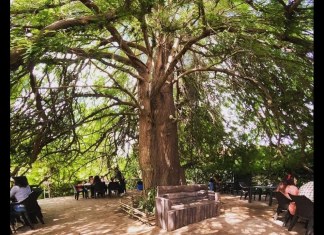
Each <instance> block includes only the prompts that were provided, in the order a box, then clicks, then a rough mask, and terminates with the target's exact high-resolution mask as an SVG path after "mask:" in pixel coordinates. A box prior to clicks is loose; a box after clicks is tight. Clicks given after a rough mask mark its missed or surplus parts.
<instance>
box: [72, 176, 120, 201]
mask: <svg viewBox="0 0 324 235" xmlns="http://www.w3.org/2000/svg"><path fill="white" fill-rule="evenodd" d="M76 190H77V191H82V193H83V194H84V195H85V197H86V198H87V197H89V191H90V193H91V198H96V197H97V196H99V195H100V196H102V197H103V196H105V195H106V194H108V196H111V194H112V192H113V191H114V192H116V193H117V195H121V194H123V193H126V180H125V178H124V177H123V176H122V174H121V172H120V171H119V170H116V175H115V177H112V178H111V179H110V182H107V181H106V180H105V177H103V176H102V177H101V178H100V177H99V175H96V176H95V177H93V176H89V180H88V182H85V181H84V182H82V181H80V182H78V184H77V185H76Z"/></svg>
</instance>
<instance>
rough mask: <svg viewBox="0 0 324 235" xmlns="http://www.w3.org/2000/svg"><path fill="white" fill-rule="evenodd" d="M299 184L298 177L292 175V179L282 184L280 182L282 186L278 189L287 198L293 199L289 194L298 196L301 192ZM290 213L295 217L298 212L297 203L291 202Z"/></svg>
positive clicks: (285, 180)
mask: <svg viewBox="0 0 324 235" xmlns="http://www.w3.org/2000/svg"><path fill="white" fill-rule="evenodd" d="M296 184H297V179H296V177H294V176H292V175H290V177H289V178H288V177H287V179H284V180H283V181H282V182H280V184H279V185H278V187H277V191H279V192H282V193H283V194H284V195H285V196H286V197H287V198H289V199H291V198H290V197H289V194H288V193H290V194H292V195H298V194H299V190H298V188H297V186H296ZM288 211H289V213H290V214H291V215H294V214H295V212H296V205H295V202H291V203H290V204H289V206H288Z"/></svg>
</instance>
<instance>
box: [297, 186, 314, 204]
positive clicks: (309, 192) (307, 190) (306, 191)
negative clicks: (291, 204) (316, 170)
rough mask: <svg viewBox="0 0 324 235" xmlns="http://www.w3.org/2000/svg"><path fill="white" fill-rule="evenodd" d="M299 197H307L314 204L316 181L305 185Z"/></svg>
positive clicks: (300, 189) (301, 188)
mask: <svg viewBox="0 0 324 235" xmlns="http://www.w3.org/2000/svg"><path fill="white" fill-rule="evenodd" d="M298 195H304V196H305V197H307V198H309V199H310V200H311V201H312V202H314V181H309V182H307V183H305V184H303V185H302V186H301V187H300V188H299V194H298Z"/></svg>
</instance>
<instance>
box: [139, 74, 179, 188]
mask: <svg viewBox="0 0 324 235" xmlns="http://www.w3.org/2000/svg"><path fill="white" fill-rule="evenodd" d="M142 76H143V75H142ZM146 77H147V79H145V80H147V81H148V75H147V76H146ZM155 79H158V78H155ZM168 80H169V81H170V80H171V79H168ZM149 84H150V83H149V82H139V99H140V102H139V103H140V106H141V110H140V117H139V163H140V167H141V171H142V178H143V184H144V189H145V190H148V189H150V188H154V187H155V186H158V185H179V184H183V183H185V179H184V172H183V171H182V169H181V166H180V159H179V153H178V132H177V120H176V119H175V105H174V99H173V84H172V83H171V82H167V83H165V84H164V85H163V86H162V88H161V89H160V90H159V92H158V93H156V94H155V95H154V96H152V97H150V85H149ZM180 179H181V180H180Z"/></svg>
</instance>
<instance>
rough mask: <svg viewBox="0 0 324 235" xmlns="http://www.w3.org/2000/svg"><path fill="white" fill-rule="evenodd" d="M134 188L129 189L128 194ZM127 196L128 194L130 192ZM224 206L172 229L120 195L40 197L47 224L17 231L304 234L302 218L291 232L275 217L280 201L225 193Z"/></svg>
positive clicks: (90, 234) (84, 234)
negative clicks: (132, 211) (128, 207)
mask: <svg viewBox="0 0 324 235" xmlns="http://www.w3.org/2000/svg"><path fill="white" fill-rule="evenodd" d="M129 194H131V192H128V195H129ZM126 196H127V195H126ZM221 200H222V209H221V214H220V216H219V217H215V218H210V219H206V220H204V221H201V222H198V223H195V224H190V225H188V226H185V227H182V228H179V229H177V230H175V231H172V232H167V231H165V230H163V229H160V228H159V227H157V226H150V225H147V224H143V223H142V222H140V221H138V220H136V218H132V217H130V216H129V215H127V214H126V213H125V212H123V211H122V210H121V209H120V208H119V201H120V198H119V197H113V198H108V197H106V198H98V199H83V198H82V197H81V198H80V199H79V200H78V201H77V200H75V199H74V197H73V196H68V197H58V198H46V199H40V200H38V202H39V205H40V206H41V208H42V212H43V215H44V221H45V224H40V223H39V224H35V229H34V230H31V229H30V228H29V227H27V226H24V227H20V228H18V230H17V232H16V234H24V235H30V234H41V235H43V234H44V235H45V234H46V235H49V234H52V235H54V234H55V235H60V234H62V235H63V234H64V235H76V234H80V235H81V234H82V235H94V234H113V235H117V234H118V235H119V234H151V235H153V234H221V235H227V234H231V235H234V234H235V235H239V234H249V235H250V234H251V235H261V234H267V235H285V234H287V235H288V234H294V235H301V234H304V233H305V228H304V223H300V222H298V223H297V224H296V225H295V227H294V228H293V231H290V232H288V230H287V228H285V227H282V226H281V225H282V222H281V221H280V217H279V220H277V221H275V220H274V219H273V218H272V216H273V215H274V212H275V209H276V207H277V203H276V201H275V199H274V203H273V205H272V206H271V207H269V206H268V204H267V202H264V201H252V203H248V201H247V200H240V197H239V196H233V195H221Z"/></svg>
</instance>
